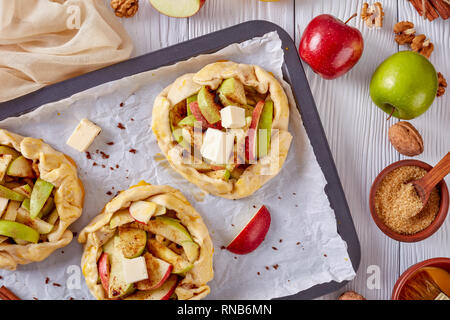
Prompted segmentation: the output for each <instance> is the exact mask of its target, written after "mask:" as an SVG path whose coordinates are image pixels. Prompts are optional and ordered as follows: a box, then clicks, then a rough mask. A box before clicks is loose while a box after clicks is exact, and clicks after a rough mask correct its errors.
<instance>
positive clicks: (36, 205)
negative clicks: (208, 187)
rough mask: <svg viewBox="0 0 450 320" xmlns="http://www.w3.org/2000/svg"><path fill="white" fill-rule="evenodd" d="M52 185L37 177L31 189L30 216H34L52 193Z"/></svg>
mask: <svg viewBox="0 0 450 320" xmlns="http://www.w3.org/2000/svg"><path fill="white" fill-rule="evenodd" d="M53 188H54V186H53V184H51V183H50V182H47V181H45V180H42V179H41V178H38V179H37V180H36V183H35V184H34V187H33V191H31V198H30V216H31V217H32V218H36V217H37V216H38V215H39V212H40V211H41V210H42V208H43V207H44V205H45V202H46V201H47V199H48V198H49V197H50V195H51V194H52V190H53Z"/></svg>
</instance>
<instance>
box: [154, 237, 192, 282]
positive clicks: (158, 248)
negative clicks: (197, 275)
mask: <svg viewBox="0 0 450 320" xmlns="http://www.w3.org/2000/svg"><path fill="white" fill-rule="evenodd" d="M147 247H148V251H150V252H151V253H152V254H153V255H154V256H156V257H157V258H159V259H162V260H164V261H166V262H168V263H170V264H171V265H173V270H172V273H175V274H184V273H186V272H188V271H189V270H191V269H192V267H193V266H194V265H193V264H192V263H189V262H188V261H187V260H185V259H184V258H183V257H182V256H180V255H178V254H176V253H175V252H173V251H172V250H170V249H169V248H167V247H166V246H165V245H163V244H161V243H159V242H158V241H157V240H154V239H150V240H148V246H147Z"/></svg>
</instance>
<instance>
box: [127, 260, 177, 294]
mask: <svg viewBox="0 0 450 320" xmlns="http://www.w3.org/2000/svg"><path fill="white" fill-rule="evenodd" d="M144 258H145V263H146V265H147V272H148V279H145V280H142V281H139V282H137V283H136V284H135V287H136V288H137V289H138V290H153V289H156V288H159V287H161V286H162V285H163V284H164V282H165V281H166V280H167V279H168V278H169V276H170V273H171V272H172V269H173V266H172V265H171V264H170V263H167V262H165V261H164V260H161V259H158V258H156V257H154V256H153V255H152V254H150V253H146V254H144Z"/></svg>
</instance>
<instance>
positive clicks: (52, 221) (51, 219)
mask: <svg viewBox="0 0 450 320" xmlns="http://www.w3.org/2000/svg"><path fill="white" fill-rule="evenodd" d="M58 218H59V214H58V210H57V209H56V208H55V209H53V211H52V213H50V214H49V215H48V217H47V218H46V220H47V223H50V224H51V225H55V223H56V220H58Z"/></svg>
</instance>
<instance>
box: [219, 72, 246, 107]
mask: <svg viewBox="0 0 450 320" xmlns="http://www.w3.org/2000/svg"><path fill="white" fill-rule="evenodd" d="M217 93H218V94H219V99H220V101H221V102H222V104H223V105H224V106H227V105H231V104H233V102H235V103H236V102H237V103H238V104H247V98H246V97H245V90H244V85H243V84H242V82H240V81H239V80H237V79H235V78H228V79H225V80H224V81H223V82H222V84H221V85H220V87H219V89H217Z"/></svg>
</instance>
